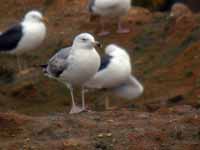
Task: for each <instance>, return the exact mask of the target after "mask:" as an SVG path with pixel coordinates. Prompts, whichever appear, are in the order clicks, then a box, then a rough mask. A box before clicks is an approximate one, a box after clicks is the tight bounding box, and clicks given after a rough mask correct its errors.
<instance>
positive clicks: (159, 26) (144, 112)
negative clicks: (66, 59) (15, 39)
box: [0, 0, 200, 150]
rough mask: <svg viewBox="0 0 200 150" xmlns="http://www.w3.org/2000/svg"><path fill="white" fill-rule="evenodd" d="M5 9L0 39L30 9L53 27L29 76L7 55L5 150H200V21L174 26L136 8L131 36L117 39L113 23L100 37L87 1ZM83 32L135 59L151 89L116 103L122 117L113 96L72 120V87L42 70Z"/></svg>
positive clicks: (188, 19) (94, 100) (2, 104)
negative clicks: (108, 104) (40, 13)
mask: <svg viewBox="0 0 200 150" xmlns="http://www.w3.org/2000/svg"><path fill="white" fill-rule="evenodd" d="M62 2H63V3H62ZM80 2H81V3H80ZM0 3H1V7H0V31H3V30H5V29H6V28H7V27H8V26H10V25H12V24H14V23H17V22H18V21H19V20H20V19H21V18H22V16H23V15H24V13H25V12H27V11H28V10H30V9H39V10H41V11H43V12H44V15H45V16H47V17H48V19H49V23H48V25H47V26H48V36H47V38H46V41H45V43H44V44H43V45H42V46H41V47H40V48H38V49H37V50H34V51H32V52H30V53H27V54H24V55H23V56H21V59H22V61H23V64H24V66H23V67H24V68H29V69H26V70H25V72H23V73H21V74H20V73H18V71H17V65H16V57H15V56H10V55H6V54H2V55H0V150H87V149H88V150H93V149H94V150H199V146H200V95H199V94H200V89H199V88H200V71H199V66H200V60H199V58H200V14H190V15H183V16H180V17H178V18H176V19H170V18H169V17H168V16H169V13H159V12H149V11H148V10H145V9H142V8H135V9H132V10H131V11H130V13H129V16H128V17H126V18H125V19H124V22H125V24H126V25H127V26H128V27H129V28H130V29H131V32H130V33H128V34H124V35H119V34H117V33H115V26H114V25H115V22H113V23H111V24H110V25H109V26H108V28H110V30H111V31H112V34H111V35H109V36H107V37H98V36H96V33H97V32H98V29H99V27H100V26H99V24H98V22H97V21H93V22H91V21H90V19H89V14H88V13H87V10H86V9H85V0H82V1H78V0H68V1H60V2H58V1H56V0H43V1H40V0H31V1H28V0H24V1H20V2H19V1H14V0H10V1H9V2H8V1H6V0H1V2H0ZM8 10H9V11H8ZM81 32H90V33H92V34H94V35H95V36H96V38H97V39H98V40H99V41H101V42H102V43H103V45H104V46H106V45H107V44H109V43H116V44H118V45H120V46H122V47H124V48H126V49H127V50H128V51H129V53H130V55H131V58H132V63H133V73H134V74H135V75H136V77H137V78H138V79H139V80H140V81H141V82H142V83H143V85H144V89H145V92H144V94H143V95H142V96H141V97H140V98H138V99H136V100H132V101H131V100H129V101H128V100H125V99H119V98H117V97H111V103H112V106H114V108H115V109H114V110H110V111H106V110H105V109H104V98H105V93H103V92H94V93H89V94H87V105H88V107H89V108H90V109H91V110H92V111H91V112H87V113H81V114H78V115H68V113H67V112H68V111H69V109H70V96H69V92H68V91H67V89H66V87H64V85H61V84H60V83H58V82H56V81H54V80H50V79H48V78H47V77H44V75H43V74H42V71H41V70H40V68H38V67H37V66H38V65H40V64H44V63H46V62H47V60H48V59H49V57H51V56H52V55H53V54H54V53H55V52H56V51H57V50H59V49H60V48H61V47H64V46H67V45H70V44H71V42H72V40H73V38H74V36H75V35H77V34H78V33H81ZM99 52H100V53H103V49H102V50H99ZM76 95H77V97H78V98H79V97H80V93H79V92H77V93H76Z"/></svg>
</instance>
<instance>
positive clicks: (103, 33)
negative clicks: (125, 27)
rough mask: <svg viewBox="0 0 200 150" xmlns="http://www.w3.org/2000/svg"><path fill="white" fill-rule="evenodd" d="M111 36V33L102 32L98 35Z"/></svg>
mask: <svg viewBox="0 0 200 150" xmlns="http://www.w3.org/2000/svg"><path fill="white" fill-rule="evenodd" d="M109 34H110V32H109V31H102V32H100V33H98V35H99V36H107V35H109Z"/></svg>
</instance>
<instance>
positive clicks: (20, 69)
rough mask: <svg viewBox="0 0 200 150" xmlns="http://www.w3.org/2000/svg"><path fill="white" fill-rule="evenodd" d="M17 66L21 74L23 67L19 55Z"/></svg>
mask: <svg viewBox="0 0 200 150" xmlns="http://www.w3.org/2000/svg"><path fill="white" fill-rule="evenodd" d="M17 66H18V71H19V72H21V71H22V65H21V62H20V56H18V55H17Z"/></svg>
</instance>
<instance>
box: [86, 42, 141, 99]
mask: <svg viewBox="0 0 200 150" xmlns="http://www.w3.org/2000/svg"><path fill="white" fill-rule="evenodd" d="M105 53H106V54H105V55H104V56H103V57H102V59H101V65H100V68H99V70H98V72H97V73H96V74H95V75H94V76H93V77H92V78H91V79H90V80H89V81H88V82H87V83H86V87H87V88H88V89H91V88H92V89H108V91H109V92H111V93H113V94H115V95H116V96H119V97H121V98H126V99H134V98H137V97H139V96H140V95H141V94H142V93H143V86H142V85H141V83H140V82H139V81H138V80H137V79H136V78H135V77H134V76H133V75H132V74H131V71H132V69H131V68H132V67H131V63H130V56H129V54H128V53H127V52H126V50H124V49H123V48H121V47H119V46H117V45H115V44H110V45H108V46H107V47H106V49H105Z"/></svg>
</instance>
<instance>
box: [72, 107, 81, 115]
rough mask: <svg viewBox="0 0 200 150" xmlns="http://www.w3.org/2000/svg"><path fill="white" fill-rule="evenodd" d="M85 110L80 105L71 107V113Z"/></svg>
mask: <svg viewBox="0 0 200 150" xmlns="http://www.w3.org/2000/svg"><path fill="white" fill-rule="evenodd" d="M82 111H83V110H82V109H81V108H80V107H78V106H72V108H71V110H70V112H69V113H70V114H78V113H80V112H82Z"/></svg>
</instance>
